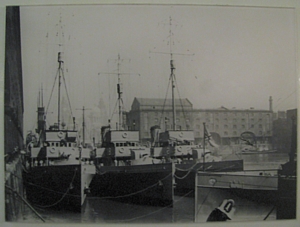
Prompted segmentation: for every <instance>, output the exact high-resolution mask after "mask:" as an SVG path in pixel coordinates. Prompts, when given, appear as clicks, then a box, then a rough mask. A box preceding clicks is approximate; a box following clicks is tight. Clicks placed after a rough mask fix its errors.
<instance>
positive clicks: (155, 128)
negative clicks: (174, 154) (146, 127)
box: [150, 125, 160, 146]
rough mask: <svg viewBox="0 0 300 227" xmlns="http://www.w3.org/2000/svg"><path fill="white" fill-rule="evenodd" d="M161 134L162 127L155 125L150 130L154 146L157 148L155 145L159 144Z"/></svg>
mask: <svg viewBox="0 0 300 227" xmlns="http://www.w3.org/2000/svg"><path fill="white" fill-rule="evenodd" d="M159 133H160V127H159V126H158V125H154V126H152V127H151V128H150V134H151V143H152V146H155V143H158V141H159Z"/></svg>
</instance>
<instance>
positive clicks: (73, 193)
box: [23, 164, 95, 212]
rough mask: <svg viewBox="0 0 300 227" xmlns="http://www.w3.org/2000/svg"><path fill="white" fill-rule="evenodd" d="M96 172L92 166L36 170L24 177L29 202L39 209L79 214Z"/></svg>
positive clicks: (27, 172) (79, 165)
mask: <svg viewBox="0 0 300 227" xmlns="http://www.w3.org/2000/svg"><path fill="white" fill-rule="evenodd" d="M94 173H95V167H94V166H92V165H81V164H75V165H56V166H38V167H33V168H31V169H30V170H29V171H26V172H25V171H24V176H23V177H24V184H25V188H26V196H27V199H28V200H29V201H30V202H31V203H32V204H33V205H34V206H36V207H39V208H50V209H51V208H53V209H62V210H72V211H75V212H80V211H81V207H82V205H83V203H84V201H85V198H86V193H87V187H88V186H89V184H90V182H91V180H92V178H93V176H94Z"/></svg>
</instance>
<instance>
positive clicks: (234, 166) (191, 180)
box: [175, 160, 244, 194]
mask: <svg viewBox="0 0 300 227" xmlns="http://www.w3.org/2000/svg"><path fill="white" fill-rule="evenodd" d="M175 169H176V171H175V183H176V187H175V194H182V193H186V192H188V191H191V190H194V189H195V177H196V173H197V171H198V170H200V171H201V170H202V171H203V170H206V171H207V170H208V171H210V172H220V171H227V172H233V171H243V170H244V164H243V160H230V161H219V162H206V163H194V162H192V161H191V162H190V163H180V164H176V165H175Z"/></svg>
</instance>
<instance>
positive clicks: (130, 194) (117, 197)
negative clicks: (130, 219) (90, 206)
mask: <svg viewBox="0 0 300 227" xmlns="http://www.w3.org/2000/svg"><path fill="white" fill-rule="evenodd" d="M171 175H172V173H170V174H168V175H167V176H166V177H164V178H162V179H160V180H158V182H157V183H155V184H153V185H150V186H149V187H147V188H144V189H142V190H139V191H136V192H133V193H129V194H126V195H120V196H107V197H89V198H98V199H119V198H126V197H129V196H133V195H137V194H139V193H142V192H144V191H147V190H149V189H150V188H153V187H155V186H157V185H158V184H159V182H160V181H163V180H165V179H167V178H168V177H170V176H171Z"/></svg>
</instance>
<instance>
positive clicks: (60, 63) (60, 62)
mask: <svg viewBox="0 0 300 227" xmlns="http://www.w3.org/2000/svg"><path fill="white" fill-rule="evenodd" d="M57 61H58V64H59V65H58V107H57V111H58V113H57V124H58V130H60V87H61V73H62V63H63V61H62V57H61V52H58V59H57Z"/></svg>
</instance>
